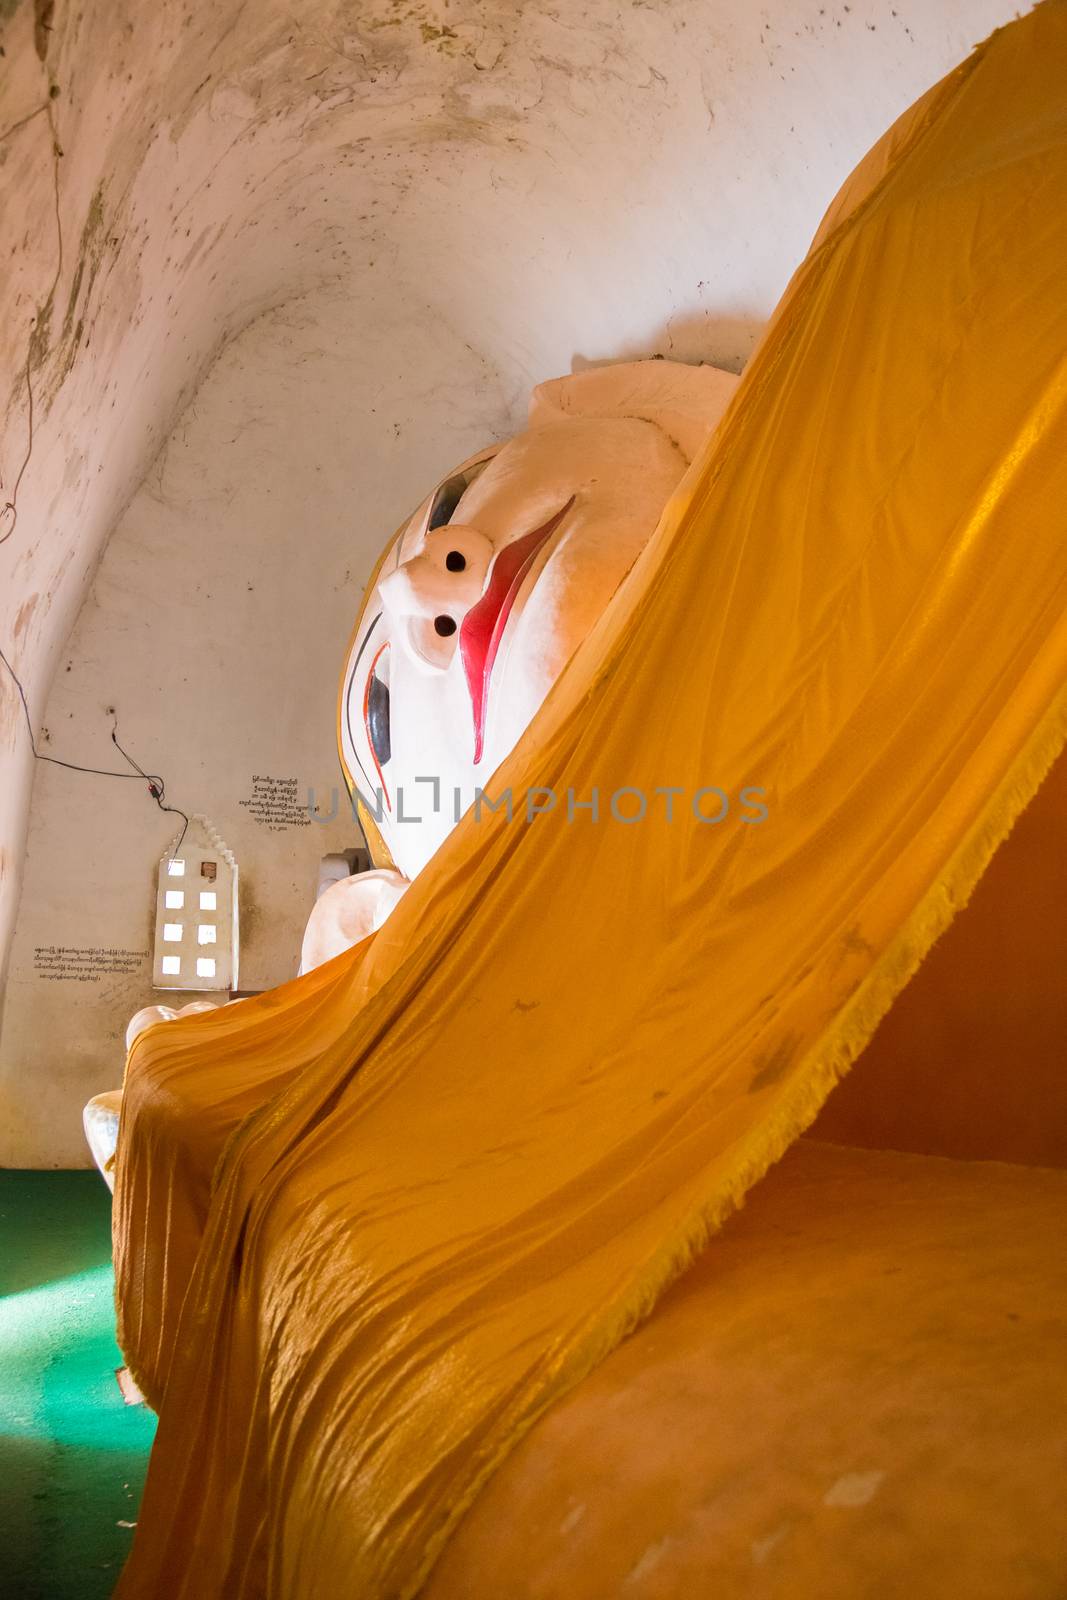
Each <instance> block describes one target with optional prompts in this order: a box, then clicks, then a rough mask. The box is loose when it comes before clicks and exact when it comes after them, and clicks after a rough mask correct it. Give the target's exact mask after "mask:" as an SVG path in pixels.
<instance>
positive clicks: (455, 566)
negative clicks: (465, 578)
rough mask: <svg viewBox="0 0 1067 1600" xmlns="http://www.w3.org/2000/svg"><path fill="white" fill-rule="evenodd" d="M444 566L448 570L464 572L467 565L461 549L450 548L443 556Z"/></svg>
mask: <svg viewBox="0 0 1067 1600" xmlns="http://www.w3.org/2000/svg"><path fill="white" fill-rule="evenodd" d="M445 566H446V567H447V568H448V570H449V572H464V571H465V570H466V566H467V558H466V556H465V555H464V554H463V551H462V550H450V551H449V552H448V554H447V556H445Z"/></svg>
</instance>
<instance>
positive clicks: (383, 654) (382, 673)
mask: <svg viewBox="0 0 1067 1600" xmlns="http://www.w3.org/2000/svg"><path fill="white" fill-rule="evenodd" d="M363 722H364V725H365V727H366V729H367V738H368V740H369V741H370V747H371V749H372V751H373V752H374V759H375V761H376V763H377V765H378V774H379V776H381V769H382V768H383V767H384V766H385V765H386V763H387V762H388V760H389V757H390V756H391V755H392V753H393V741H392V733H391V729H390V725H389V646H388V645H383V646H382V648H381V649H380V650H379V652H378V654H377V655H376V656H375V658H374V664H373V666H372V667H371V669H370V676H369V678H368V679H367V687H366V690H365V691H364V695H363Z"/></svg>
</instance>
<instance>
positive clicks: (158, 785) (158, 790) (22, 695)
mask: <svg viewBox="0 0 1067 1600" xmlns="http://www.w3.org/2000/svg"><path fill="white" fill-rule="evenodd" d="M0 661H2V662H3V663H4V666H5V667H6V668H7V670H8V672H9V674H10V676H11V681H12V683H13V684H14V685H15V688H16V689H17V690H18V692H19V699H20V700H21V701H22V711H23V715H24V716H25V718H26V731H27V733H28V734H29V736H30V749H31V750H32V751H33V759H34V760H35V761H47V762H48V763H49V764H50V765H51V766H53V767H65V768H66V769H67V771H68V772H88V773H91V774H92V775H93V776H94V777H97V778H124V779H133V778H143V779H144V781H145V783H147V785H148V792H149V794H150V795H151V796H152V799H153V800H154V801H155V802H156V805H157V806H158V807H159V809H160V811H170V812H172V813H173V814H174V815H175V816H176V817H181V819H182V822H183V823H184V826H183V828H182V831H181V833H180V834H179V836H178V843H177V844H176V845H175V847H174V852H175V854H177V852H178V851H179V850H180V849H181V847H182V843H183V841H184V839H185V835H186V832H187V831H188V828H189V818H188V817H187V816H186V814H185V812H184V811H182V810H181V809H180V808H179V807H178V806H170V805H167V804H166V803H165V802H166V798H167V786H166V784H165V783H164V781H163V779H162V777H160V775H159V773H157V772H145V770H144V768H143V767H139V766H138V765H137V762H136V761H135V760H134V759H133V757H132V756H131V755H129V754H128V753H127V752H126V751H125V750H124V749H123V748H122V746H121V745H120V744H119V741H118V723H117V722H116V723H115V726H114V727H113V728H112V730H111V741H112V743H113V744H114V746H115V748H116V749H117V750H118V752H119V754H120V755H121V756H122V757H123V759H124V760H125V761H128V762H129V764H130V766H131V767H132V768H133V771H132V772H114V771H112V770H111V769H109V768H107V767H83V766H81V765H80V764H79V763H78V762H77V761H63V760H61V759H60V757H59V756H46V755H42V754H41V752H40V751H39V750H38V748H37V740H36V738H35V736H34V732H33V719H32V717H31V716H30V707H29V704H28V702H27V700H26V691H25V689H24V688H23V687H22V680H21V679H20V677H19V675H18V673H17V672H16V671H15V669H14V667H13V666H12V665H11V663H10V661H9V660H8V659H7V656H6V655H5V654H4V652H3V651H2V650H0Z"/></svg>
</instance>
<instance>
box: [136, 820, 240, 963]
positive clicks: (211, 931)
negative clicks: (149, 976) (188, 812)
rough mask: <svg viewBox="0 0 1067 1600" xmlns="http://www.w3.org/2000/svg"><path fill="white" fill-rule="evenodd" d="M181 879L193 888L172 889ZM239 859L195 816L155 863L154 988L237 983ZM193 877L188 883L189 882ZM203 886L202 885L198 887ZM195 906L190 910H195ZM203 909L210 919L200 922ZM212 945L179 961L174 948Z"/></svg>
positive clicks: (214, 831) (205, 821)
mask: <svg viewBox="0 0 1067 1600" xmlns="http://www.w3.org/2000/svg"><path fill="white" fill-rule="evenodd" d="M174 878H184V879H185V880H186V882H187V883H188V886H189V889H190V890H191V891H192V892H190V893H188V894H187V893H186V890H185V888H184V887H183V888H181V889H174V888H171V887H170V884H171V881H172V880H173V879H174ZM237 878H238V874H237V862H236V861H235V860H234V857H233V853H232V851H230V850H229V849H227V847H226V845H225V844H224V843H223V841H222V839H221V838H220V837H219V835H218V833H217V832H216V830H215V828H214V827H213V826H212V824H211V823H210V822H209V821H208V819H207V818H206V817H203V816H194V817H191V818H190V819H189V826H188V827H187V828H186V830H185V834H184V837H178V838H176V839H175V842H174V844H173V845H172V846H171V848H170V849H169V850H168V851H167V853H166V855H165V856H164V857H163V859H162V861H161V862H160V864H159V888H158V891H157V896H156V936H155V962H154V975H153V982H154V984H155V986H156V988H157V989H186V990H197V989H199V990H205V989H207V990H211V991H213V992H216V993H217V992H218V991H219V990H227V989H235V988H236V987H237V969H238V917H237ZM189 880H192V882H189ZM201 884H203V885H204V887H203V888H201V887H200V885H201ZM194 907H195V908H196V909H193V908H194ZM204 912H208V913H209V914H210V920H209V921H202V920H201V917H202V915H203V913H204ZM179 945H180V946H182V947H183V948H184V949H186V950H188V949H189V946H190V945H193V946H198V947H202V946H205V945H207V946H211V947H212V949H211V954H210V955H203V956H201V955H198V956H196V957H195V959H194V958H192V955H191V953H190V957H189V958H188V959H183V957H182V956H181V955H180V954H178V953H177V952H176V951H175V953H173V954H172V953H171V952H172V951H174V947H175V946H179Z"/></svg>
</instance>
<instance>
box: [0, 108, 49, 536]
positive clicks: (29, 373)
mask: <svg viewBox="0 0 1067 1600" xmlns="http://www.w3.org/2000/svg"><path fill="white" fill-rule="evenodd" d="M58 93H59V90H58V88H56V87H55V86H54V85H53V88H52V90H51V98H50V99H49V100H46V101H45V103H44V104H43V105H40V106H38V107H37V110H36V111H31V112H30V114H29V116H28V117H23V119H22V121H21V122H16V123H15V124H14V126H13V127H11V128H8V130H7V132H6V133H5V134H4V136H3V137H4V139H7V138H8V137H9V136H10V135H11V134H13V133H16V132H17V131H18V129H19V128H22V127H25V125H26V123H28V122H32V121H33V119H34V117H36V116H39V115H40V113H41V112H42V111H43V112H44V113H45V114H46V115H47V117H48V129H49V132H50V133H51V135H52V197H53V201H54V205H55V213H56V270H55V274H54V276H53V278H52V287H51V289H50V290H49V292H48V297H47V299H46V300H45V302H44V303H45V305H46V306H47V305H51V304H53V303H54V301H55V297H56V291H57V290H58V288H59V280H60V279H61V278H62V276H63V216H62V213H61V211H60V208H59V160H60V157H61V156H62V154H63V151H62V148H61V147H60V143H59V134H58V131H57V129H56V119H55V113H54V112H53V110H52V104H51V101H52V99H54V98H55V96H56V95H57V94H58ZM41 314H42V308H41V307H40V306H39V307H38V308H37V315H36V316H35V317H34V319H33V327H34V332H33V333H31V335H30V338H29V342H28V344H27V346H26V368H25V379H26V411H27V422H26V453H25V455H24V456H23V458H22V465H21V466H20V467H19V470H18V476H17V477H16V479H15V484H14V487H13V489H12V491H11V498H10V500H7V501H5V502H4V504H3V505H2V506H0V519H7V518H10V522H9V524H8V527H7V528H6V530H5V531H4V532H3V533H0V544H6V543H7V541H8V540H9V539H10V538H11V536H12V534H13V533H14V531H15V529H16V527H17V526H18V520H19V508H18V500H19V489H20V488H21V487H22V479H23V476H24V474H25V472H26V468H27V467H28V466H29V464H30V457H31V456H32V455H33V443H34V438H33V427H34V416H33V370H32V369H33V343H34V338H35V336H36V332H37V326H38V323H39V320H40V317H41Z"/></svg>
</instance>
